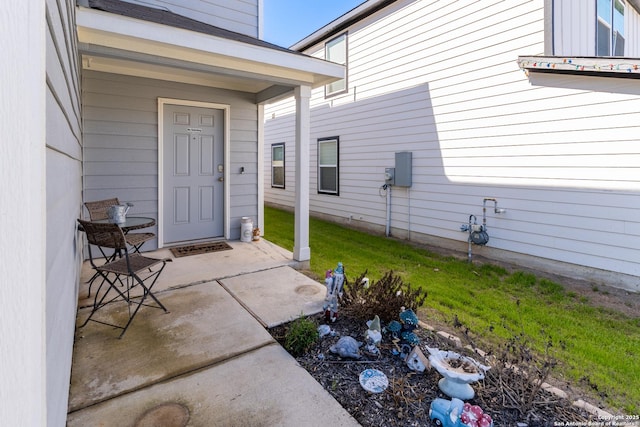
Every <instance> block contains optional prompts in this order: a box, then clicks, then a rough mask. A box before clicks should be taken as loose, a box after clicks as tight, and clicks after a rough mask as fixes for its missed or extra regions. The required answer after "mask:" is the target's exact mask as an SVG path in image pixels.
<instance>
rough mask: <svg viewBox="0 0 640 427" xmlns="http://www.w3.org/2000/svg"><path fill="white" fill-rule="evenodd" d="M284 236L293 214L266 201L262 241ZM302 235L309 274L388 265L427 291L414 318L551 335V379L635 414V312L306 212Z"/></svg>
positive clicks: (489, 333) (287, 238)
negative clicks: (306, 228) (306, 233)
mask: <svg viewBox="0 0 640 427" xmlns="http://www.w3.org/2000/svg"><path fill="white" fill-rule="evenodd" d="M293 234H294V233H293V214H292V213H289V212H285V211H281V210H277V209H273V208H270V207H265V236H264V237H265V238H266V239H267V240H269V241H271V242H273V243H275V244H277V245H279V246H282V247H284V248H286V249H289V250H292V249H293ZM309 239H310V247H311V270H312V272H313V273H314V274H315V275H316V276H317V277H319V278H323V277H324V271H326V270H328V269H330V268H335V266H336V264H337V263H338V262H339V261H340V262H342V263H343V264H344V267H345V274H346V275H347V277H350V278H355V277H357V276H358V275H359V274H360V273H362V272H364V271H365V270H368V273H367V274H368V277H369V278H370V279H371V280H374V281H375V280H378V279H379V278H381V277H382V275H383V274H384V273H385V272H386V271H388V270H393V271H394V272H395V273H396V274H398V275H400V276H401V277H402V279H403V280H404V282H405V283H410V284H411V286H412V287H422V288H424V289H426V290H427V291H428V298H427V301H426V303H425V307H424V311H422V310H421V311H420V313H421V317H422V318H421V320H424V321H425V322H427V323H429V322H430V321H431V322H435V323H446V324H449V325H452V324H453V321H454V318H457V319H458V320H459V322H461V323H462V324H463V325H464V326H466V327H468V328H469V330H470V332H471V334H472V335H473V336H474V337H475V340H476V342H475V344H476V345H478V346H479V347H481V348H482V346H486V347H487V348H489V347H491V346H492V345H494V344H497V343H500V342H501V341H506V339H508V338H510V337H513V336H514V335H515V334H519V333H521V332H523V333H524V335H525V336H526V337H527V338H528V339H530V340H531V342H532V345H533V347H534V349H535V350H537V351H538V352H540V353H542V352H543V351H544V349H545V348H546V347H547V344H548V343H549V342H551V343H552V347H551V351H552V354H553V356H554V357H555V359H556V360H557V361H558V366H557V367H556V368H555V371H554V374H553V375H554V377H555V378H557V379H563V380H567V381H569V383H570V384H572V385H574V386H580V387H581V388H582V389H586V390H588V391H589V392H591V393H593V394H594V395H597V396H599V397H601V398H602V399H604V401H605V402H606V403H607V404H608V405H609V406H611V407H613V408H615V409H618V410H620V411H622V412H625V413H627V414H632V415H635V414H639V413H640V403H639V402H640V317H634V318H632V317H628V316H626V315H624V314H622V313H620V312H617V311H614V310H610V309H606V308H602V307H596V306H593V305H592V304H590V303H589V299H588V295H578V294H576V293H573V292H568V291H566V290H565V289H564V288H563V287H562V286H561V285H560V284H558V283H555V282H552V281H550V280H547V279H544V278H539V277H536V276H535V275H532V274H529V273H523V272H514V273H509V272H508V271H507V270H505V269H504V268H502V267H498V266H494V265H489V264H485V265H476V264H469V263H468V262H466V261H465V260H458V259H454V258H448V257H443V256H440V255H437V254H434V253H431V252H429V251H426V250H424V249H420V248H416V247H414V246H412V245H410V244H408V243H403V242H399V241H397V240H394V239H388V238H385V237H384V236H375V235H371V234H367V233H365V232H361V231H356V230H352V229H349V228H345V227H342V226H340V225H337V224H333V223H330V222H326V221H321V220H318V219H314V218H312V219H311V222H310V236H309ZM425 315H426V316H427V318H423V316H425Z"/></svg>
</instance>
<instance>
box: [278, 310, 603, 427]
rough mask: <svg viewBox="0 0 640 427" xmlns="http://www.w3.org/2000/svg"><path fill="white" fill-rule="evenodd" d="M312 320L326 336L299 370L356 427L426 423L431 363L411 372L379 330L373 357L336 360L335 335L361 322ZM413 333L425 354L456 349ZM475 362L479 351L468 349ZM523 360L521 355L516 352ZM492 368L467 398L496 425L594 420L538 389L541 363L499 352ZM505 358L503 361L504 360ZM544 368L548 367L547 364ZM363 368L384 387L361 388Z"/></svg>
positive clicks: (433, 382) (433, 381)
mask: <svg viewBox="0 0 640 427" xmlns="http://www.w3.org/2000/svg"><path fill="white" fill-rule="evenodd" d="M307 319H308V320H311V321H312V322H314V323H315V325H316V326H318V325H322V324H328V325H329V326H330V327H331V328H332V334H331V335H328V336H325V337H323V338H321V339H319V340H318V341H317V342H316V343H315V344H314V345H312V346H311V347H309V348H308V349H307V350H306V351H305V352H304V353H303V354H300V355H298V356H295V357H296V360H297V361H298V362H299V363H300V365H301V366H302V367H303V368H304V369H306V370H307V371H308V372H309V373H310V374H311V375H312V376H313V377H314V378H315V379H316V380H317V381H318V382H319V383H320V384H321V385H322V386H323V387H324V388H325V389H326V390H327V391H328V392H329V393H330V394H331V395H332V396H333V397H334V398H335V399H336V400H337V401H338V402H339V403H340V404H341V405H342V406H343V407H344V408H345V409H346V410H347V411H348V412H349V413H350V414H351V415H352V416H353V417H354V418H355V419H356V420H357V421H358V422H359V423H360V424H361V425H363V426H365V427H367V426H371V427H374V426H375V427H379V426H425V425H431V421H430V419H429V406H430V403H431V401H432V400H433V399H435V398H437V397H441V398H447V396H446V395H444V394H443V393H442V392H441V391H440V390H439V388H438V381H439V380H440V378H442V376H441V375H440V374H439V373H438V372H437V371H436V370H435V369H427V370H425V371H424V372H422V373H421V372H417V371H413V370H411V369H410V368H409V367H408V366H407V364H406V362H405V361H404V359H403V358H402V357H401V355H399V354H398V350H399V347H398V342H397V341H396V342H395V343H394V342H393V341H392V340H391V339H390V338H389V337H388V336H386V335H385V336H383V340H382V343H381V344H380V345H379V349H380V353H379V355H377V356H372V355H368V354H367V353H366V352H364V351H361V358H359V359H351V358H342V357H339V356H338V355H337V354H334V353H333V352H332V351H330V347H331V346H333V345H334V344H336V342H337V341H338V339H339V338H340V337H342V336H351V337H353V338H355V339H357V340H358V341H363V336H364V333H365V332H366V330H367V325H366V324H364V323H363V322H362V321H361V320H357V319H356V318H354V317H352V316H349V315H348V314H347V313H339V316H338V319H337V321H335V322H333V323H330V322H329V323H327V322H326V321H325V319H324V316H322V315H316V316H311V317H309V318H307ZM290 325H291V323H290V324H286V325H282V326H279V327H276V328H273V329H271V331H270V332H271V334H272V335H273V336H274V338H275V339H276V340H278V341H279V342H280V343H282V344H283V345H284V342H285V336H286V333H287V330H288V329H289V328H290ZM414 333H415V334H416V335H417V336H418V338H419V339H420V343H419V344H418V346H419V348H420V349H421V350H423V353H424V354H425V355H426V356H427V357H428V355H429V353H428V352H427V350H426V346H428V347H432V348H439V349H440V350H454V351H456V352H461V353H463V352H464V351H465V350H464V349H461V348H460V347H457V346H456V345H455V343H454V342H452V341H451V340H450V339H447V338H445V337H443V336H441V335H439V334H436V333H434V332H432V331H430V330H428V329H426V328H423V327H418V328H417V329H415V330H414ZM468 355H471V356H472V357H474V359H477V360H478V361H481V362H483V363H484V362H485V361H486V360H481V356H480V355H478V354H474V353H468ZM520 356H522V358H524V359H526V355H524V354H520ZM488 359H491V360H492V361H493V362H492V363H491V366H492V367H491V369H489V371H487V375H486V377H485V379H484V380H481V381H479V382H477V383H474V384H472V386H473V388H474V390H475V392H476V395H475V397H474V398H473V399H471V400H470V401H469V403H470V404H472V405H479V406H480V407H481V408H482V409H483V410H484V412H485V413H488V414H489V415H490V416H491V417H492V418H493V420H494V424H495V426H530V427H535V426H554V425H588V422H589V421H598V419H597V417H595V416H594V415H592V414H589V413H588V412H586V411H584V410H582V409H579V408H578V407H576V406H574V405H572V404H571V402H570V401H569V400H567V399H564V398H561V397H559V396H557V395H555V394H552V393H549V392H548V391H546V390H544V389H543V388H541V387H540V384H539V382H537V381H535V378H531V379H530V378H527V375H530V376H532V377H535V376H544V372H543V373H540V371H541V370H544V369H546V368H545V366H544V365H545V363H546V362H543V363H542V364H541V363H539V361H535V360H531V361H530V363H529V364H527V362H526V361H525V360H521V361H520V365H519V367H520V368H521V369H519V370H514V369H512V367H511V366H507V365H508V364H509V363H511V362H510V361H513V359H509V358H507V357H504V355H503V356H501V355H494V356H490V357H489V358H488ZM507 359H509V360H507ZM547 368H548V367H547ZM365 369H376V370H379V371H382V372H383V373H384V374H385V375H386V377H387V378H388V380H389V386H388V387H387V388H386V390H384V391H383V392H381V393H370V392H367V391H366V390H364V389H363V387H362V386H361V385H360V382H359V376H360V373H361V372H362V371H364V370H365Z"/></svg>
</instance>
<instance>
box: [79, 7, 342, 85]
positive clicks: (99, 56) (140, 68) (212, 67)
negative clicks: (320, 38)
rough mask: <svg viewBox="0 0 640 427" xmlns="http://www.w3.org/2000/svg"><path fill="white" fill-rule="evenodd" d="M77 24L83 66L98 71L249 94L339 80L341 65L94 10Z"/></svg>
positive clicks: (81, 13)
mask: <svg viewBox="0 0 640 427" xmlns="http://www.w3.org/2000/svg"><path fill="white" fill-rule="evenodd" d="M76 21H77V28H78V39H79V42H80V45H81V51H82V53H83V65H84V66H85V67H88V68H90V69H94V70H98V71H109V72H119V73H122V74H130V75H143V76H148V77H151V76H152V75H153V74H154V73H155V75H156V77H155V78H160V79H165V80H168V79H171V80H180V81H182V80H184V81H185V82H194V83H195V82H197V81H201V82H203V83H198V84H205V83H204V82H206V85H208V86H209V85H213V84H214V83H213V82H215V81H218V82H220V83H221V84H225V85H230V86H229V88H234V87H235V88H236V89H237V90H247V91H251V92H254V91H259V90H262V89H264V88H266V87H268V86H271V85H273V84H278V85H291V86H297V85H310V86H312V87H318V86H322V85H324V84H327V83H330V82H332V81H335V80H338V79H340V78H342V77H343V76H344V67H343V66H342V65H339V64H334V63H331V62H328V61H324V60H321V59H317V58H312V57H309V56H306V55H299V54H295V53H289V52H284V51H279V50H275V49H269V48H265V47H261V46H254V45H250V44H247V43H242V42H238V41H235V40H229V39H225V38H221V37H215V36H211V35H207V34H203V33H198V32H195V31H189V30H184V29H180V28H175V27H170V26H166V25H161V24H156V23H153V22H146V21H141V20H138V19H133V18H129V17H125V16H121V15H115V14H112V13H108V12H103V11H98V10H94V9H87V8H83V7H80V8H78V14H77V18H76ZM118 52H123V53H125V54H124V55H119V54H118ZM137 56H139V57H141V58H146V60H143V61H142V62H139V61H137V60H136V58H137ZM145 61H146V64H145ZM177 64H179V65H177ZM176 65H177V66H176ZM211 74H216V75H213V76H212V75H211ZM176 77H180V78H179V79H176ZM251 80H254V81H251ZM224 87H227V86H224ZM241 88H244V89H241Z"/></svg>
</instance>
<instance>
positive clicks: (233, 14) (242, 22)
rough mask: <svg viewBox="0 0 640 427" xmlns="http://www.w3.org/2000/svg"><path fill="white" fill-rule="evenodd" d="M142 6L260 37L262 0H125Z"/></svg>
mask: <svg viewBox="0 0 640 427" xmlns="http://www.w3.org/2000/svg"><path fill="white" fill-rule="evenodd" d="M124 1H128V2H129V3H134V4H140V5H142V6H155V7H157V8H160V9H167V10H169V11H171V12H173V13H176V14H178V15H182V16H186V17H187V18H191V19H195V20H196V21H200V22H204V23H206V24H210V25H215V26H216V27H220V28H225V29H227V30H231V31H235V32H237V33H241V34H246V35H248V36H251V37H259V33H258V26H259V22H258V13H259V10H258V8H259V2H260V0H233V1H228V0H209V1H202V0H144V1H136V0H124Z"/></svg>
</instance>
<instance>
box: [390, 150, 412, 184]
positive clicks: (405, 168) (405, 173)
mask: <svg viewBox="0 0 640 427" xmlns="http://www.w3.org/2000/svg"><path fill="white" fill-rule="evenodd" d="M411 154H412V153H411V152H410V151H402V152H399V153H396V167H395V174H394V178H395V183H394V184H393V185H395V186H396V187H411V184H412V182H411V157H412V156H411Z"/></svg>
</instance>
